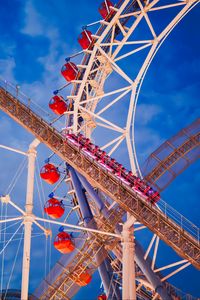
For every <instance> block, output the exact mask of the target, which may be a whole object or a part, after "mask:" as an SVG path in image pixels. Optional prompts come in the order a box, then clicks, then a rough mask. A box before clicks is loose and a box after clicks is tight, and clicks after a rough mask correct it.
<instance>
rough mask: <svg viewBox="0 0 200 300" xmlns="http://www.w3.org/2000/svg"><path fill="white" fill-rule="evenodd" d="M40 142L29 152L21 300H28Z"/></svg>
mask: <svg viewBox="0 0 200 300" xmlns="http://www.w3.org/2000/svg"><path fill="white" fill-rule="evenodd" d="M38 144H39V141H37V140H34V142H33V143H32V144H31V145H30V147H29V151H28V177H27V192H26V205H25V211H26V215H25V216H24V251H23V265H22V284H21V300H27V299H28V287H29V271H30V250H31V230H32V223H33V216H32V209H33V190H34V171H35V159H36V154H37V152H36V149H35V148H36V147H37V145H38Z"/></svg>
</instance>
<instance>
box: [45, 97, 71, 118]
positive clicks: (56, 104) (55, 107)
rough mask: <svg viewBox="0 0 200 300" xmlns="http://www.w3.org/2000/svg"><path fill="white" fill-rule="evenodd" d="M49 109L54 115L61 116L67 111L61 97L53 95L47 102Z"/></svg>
mask: <svg viewBox="0 0 200 300" xmlns="http://www.w3.org/2000/svg"><path fill="white" fill-rule="evenodd" d="M49 108H50V109H51V110H52V111H53V112H54V113H55V114H56V115H63V114H64V113H65V112H66V111H67V110H68V106H67V104H66V103H65V100H64V98H63V97H62V96H58V95H55V96H54V97H52V98H51V100H50V101H49Z"/></svg>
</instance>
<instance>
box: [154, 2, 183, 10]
mask: <svg viewBox="0 0 200 300" xmlns="http://www.w3.org/2000/svg"><path fill="white" fill-rule="evenodd" d="M185 4H186V1H180V2H177V3H173V4H168V5H162V6H156V7H152V8H151V9H149V11H150V12H151V11H157V10H162V9H168V8H174V7H177V6H183V5H185Z"/></svg>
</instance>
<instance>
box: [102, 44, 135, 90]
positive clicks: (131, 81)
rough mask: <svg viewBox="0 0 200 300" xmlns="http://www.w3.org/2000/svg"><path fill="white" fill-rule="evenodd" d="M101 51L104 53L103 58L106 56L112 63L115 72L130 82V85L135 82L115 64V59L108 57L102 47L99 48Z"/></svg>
mask: <svg viewBox="0 0 200 300" xmlns="http://www.w3.org/2000/svg"><path fill="white" fill-rule="evenodd" d="M98 49H99V51H100V52H101V53H102V55H103V56H105V57H106V58H107V59H108V61H110V63H111V64H112V68H113V70H115V71H116V72H117V73H118V74H119V75H120V76H121V77H123V78H124V79H125V80H126V81H128V82H129V83H130V84H133V80H132V79H130V78H129V77H128V75H127V74H126V73H125V72H124V71H123V70H122V69H121V68H120V67H119V66H118V65H117V64H116V63H115V62H114V59H113V57H112V58H111V57H109V56H108V55H107V53H106V52H105V51H104V50H103V49H102V48H101V47H98Z"/></svg>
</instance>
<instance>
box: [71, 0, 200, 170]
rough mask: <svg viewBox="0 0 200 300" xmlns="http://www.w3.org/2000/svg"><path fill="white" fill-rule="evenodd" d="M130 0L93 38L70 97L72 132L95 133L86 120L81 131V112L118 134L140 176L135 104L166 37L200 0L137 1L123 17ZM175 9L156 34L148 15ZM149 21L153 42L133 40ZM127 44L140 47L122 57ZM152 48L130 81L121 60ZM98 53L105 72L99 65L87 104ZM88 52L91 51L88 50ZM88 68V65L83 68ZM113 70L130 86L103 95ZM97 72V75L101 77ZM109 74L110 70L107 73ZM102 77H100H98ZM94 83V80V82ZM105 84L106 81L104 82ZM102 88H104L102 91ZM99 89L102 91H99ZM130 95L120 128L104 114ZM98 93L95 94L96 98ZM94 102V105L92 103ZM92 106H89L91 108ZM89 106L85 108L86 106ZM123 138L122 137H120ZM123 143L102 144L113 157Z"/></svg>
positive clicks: (132, 165)
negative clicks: (117, 37)
mask: <svg viewBox="0 0 200 300" xmlns="http://www.w3.org/2000/svg"><path fill="white" fill-rule="evenodd" d="M130 2H131V1H130V0H125V1H124V2H123V4H122V6H121V7H120V8H119V9H115V8H113V9H114V10H115V11H116V14H115V15H114V17H113V18H112V20H111V21H110V22H105V21H102V23H103V24H106V25H107V26H106V28H105V30H104V31H103V33H102V35H101V36H99V37H98V36H97V35H94V36H95V38H96V42H95V45H94V48H93V50H92V51H91V56H90V59H89V62H88V64H87V66H86V70H85V73H84V76H83V78H82V80H81V81H80V87H79V90H78V94H77V95H75V96H73V95H71V96H68V98H70V99H73V100H74V112H73V115H74V123H73V127H72V130H73V132H75V133H77V132H79V131H80V130H83V131H85V134H86V135H87V136H90V135H91V133H92V129H91V128H89V126H88V125H89V122H87V120H85V124H84V126H83V127H82V128H81V129H79V128H78V116H79V112H84V113H87V115H88V116H90V119H91V120H92V121H93V123H94V124H95V125H96V126H98V127H104V128H107V129H110V130H111V131H113V132H114V131H115V132H117V133H119V134H120V136H121V139H122V140H121V142H122V141H123V140H125V141H126V145H127V151H128V155H129V163H130V167H131V169H132V171H133V172H134V173H139V174H140V175H141V173H140V168H139V165H138V161H137V156H136V149H135V136H134V125H135V124H134V123H135V115H136V105H137V100H138V95H139V92H140V88H141V85H142V82H143V80H144V77H145V75H146V72H147V70H148V68H149V65H150V63H151V62H152V60H153V58H154V56H155V54H156V53H157V50H158V49H159V47H160V46H161V44H162V43H163V41H164V40H165V38H166V37H167V36H168V35H169V33H170V32H171V30H172V29H173V28H174V27H175V26H176V25H177V24H178V22H179V21H180V20H181V19H182V18H183V17H184V16H185V15H186V14H187V13H188V12H189V11H190V10H191V9H192V8H193V7H194V6H195V5H196V4H197V3H198V2H199V0H192V1H178V0H176V1H175V3H172V4H168V5H162V0H154V1H152V2H148V4H147V5H146V6H143V5H142V3H141V1H140V0H137V2H138V5H139V7H140V10H139V11H136V12H133V13H129V14H124V13H123V11H124V8H125V7H126V6H127V5H128V4H129V3H130ZM174 7H180V8H181V9H180V11H179V13H178V14H176V16H175V17H174V18H173V19H172V21H171V22H170V23H169V24H168V25H167V26H166V27H165V28H164V29H162V30H161V32H159V33H156V32H155V29H154V27H153V25H152V23H151V21H150V18H149V13H151V12H155V11H158V12H159V11H160V10H169V9H173V8H174ZM124 17H134V21H133V23H132V25H131V26H130V27H129V28H128V27H126V26H122V24H121V23H120V20H121V19H122V18H124ZM143 19H144V20H145V21H146V24H147V26H148V28H149V31H150V33H151V36H152V39H150V40H135V41H134V40H131V38H132V36H133V34H134V32H135V30H137V28H138V26H139V25H140V22H141V21H142V20H143ZM116 25H118V27H119V29H120V30H121V34H122V36H123V38H122V40H121V41H116V40H114V29H115V27H116ZM109 32H112V34H111V41H110V42H104V40H105V38H106V36H107V35H108V33H109ZM126 45H136V46H137V47H136V48H135V49H134V50H132V51H128V52H127V53H125V54H123V55H120V54H119V53H120V51H121V50H122V49H125V47H126ZM105 46H109V48H110V49H109V51H108V53H106V52H105V51H104V50H103V47H105ZM146 48H149V51H148V53H147V55H146V57H145V59H144V61H143V63H142V64H141V67H140V69H139V71H138V74H137V76H136V77H135V78H130V77H129V76H128V75H127V74H126V73H125V72H124V71H123V70H122V69H121V68H120V67H119V65H117V62H118V61H120V60H125V59H126V58H128V57H130V56H131V55H134V54H135V53H138V52H140V51H143V50H144V49H146ZM98 51H99V52H100V53H101V54H102V57H103V58H104V62H105V61H106V63H105V64H104V69H103V70H102V66H101V65H100V66H99V68H97V69H96V70H98V72H99V73H100V74H102V79H101V80H100V82H99V85H98V86H97V87H96V88H95V87H93V89H92V94H91V95H90V94H89V93H87V99H86V100H84V101H80V100H81V96H82V94H83V92H84V91H88V82H89V81H88V78H89V75H90V74H92V73H93V72H94V70H92V69H91V68H92V66H93V64H94V62H95V60H96V59H97V53H98ZM85 52H86V53H87V52H88V50H86V51H85ZM84 67H85V66H84ZM110 68H111V69H112V71H114V72H117V74H118V75H120V76H121V77H122V78H123V79H125V80H126V81H127V83H128V84H129V85H128V86H127V87H125V88H121V89H113V90H112V91H110V92H107V93H104V91H103V90H102V87H103V85H104V81H105V80H106V79H107V76H104V75H103V74H105V73H106V69H110ZM99 73H98V74H99ZM108 73H109V71H108ZM98 76H99V75H98ZM93 81H94V80H93ZM102 81H103V82H102ZM75 82H77V81H75ZM100 86H101V88H100ZM95 89H96V90H95ZM99 89H100V90H101V92H99ZM129 92H130V102H129V111H128V115H127V120H126V124H125V127H124V128H120V127H119V126H118V125H117V124H114V123H113V122H112V121H110V120H109V119H108V118H104V117H102V116H101V115H102V113H103V112H105V111H106V110H107V109H109V108H111V107H112V106H113V105H114V104H115V103H116V102H118V101H120V100H121V101H122V100H123V98H124V97H125V96H126V95H127V94H128V93H129ZM95 94H96V95H95ZM115 94H116V97H115V98H114V99H113V100H112V101H111V102H109V103H108V104H107V105H106V106H105V107H104V108H103V109H101V110H100V111H98V112H96V108H97V103H98V101H100V100H101V99H104V98H105V97H109V96H113V95H115ZM92 102H93V104H92ZM89 104H90V105H89ZM85 105H86V107H85ZM70 113H71V112H70ZM119 139H120V137H119ZM121 142H120V143H117V141H116V135H115V138H113V139H111V141H110V142H109V143H107V145H102V148H103V149H106V148H107V147H108V145H109V146H110V145H113V148H112V149H111V150H110V153H109V154H112V153H113V152H114V151H116V150H117V149H118V148H119V147H120V145H121Z"/></svg>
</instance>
